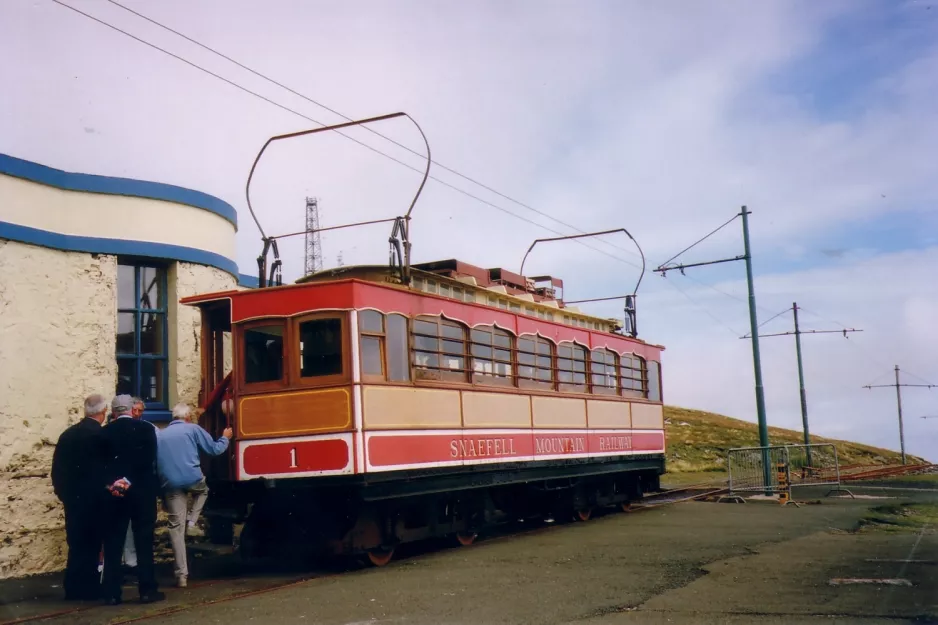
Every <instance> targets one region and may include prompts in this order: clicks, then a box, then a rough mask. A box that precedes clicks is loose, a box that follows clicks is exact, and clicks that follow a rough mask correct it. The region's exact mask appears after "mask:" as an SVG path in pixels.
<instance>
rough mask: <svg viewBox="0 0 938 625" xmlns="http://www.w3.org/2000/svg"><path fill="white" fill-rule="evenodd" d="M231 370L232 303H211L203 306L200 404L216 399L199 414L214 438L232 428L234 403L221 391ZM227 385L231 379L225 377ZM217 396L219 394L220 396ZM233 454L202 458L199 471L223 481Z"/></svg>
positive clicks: (228, 477) (230, 464) (230, 475)
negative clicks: (227, 428)
mask: <svg viewBox="0 0 938 625" xmlns="http://www.w3.org/2000/svg"><path fill="white" fill-rule="evenodd" d="M231 369H232V344H231V305H230V304H229V303H228V302H227V301H226V302H213V303H210V304H206V305H203V306H202V388H201V390H200V391H199V405H200V406H202V405H205V402H206V401H208V400H210V399H212V398H217V399H219V401H214V402H213V403H212V405H211V406H207V407H206V410H205V412H203V413H202V415H201V416H200V417H199V425H201V426H202V427H203V428H205V430H206V431H207V432H208V433H209V434H211V436H212V438H215V439H217V438H218V437H220V436H221V435H222V432H223V431H224V429H225V428H226V427H229V426H230V427H232V428H233V427H234V419H235V415H234V402H233V401H230V400H227V399H226V398H227V396H228V394H227V393H226V392H225V391H224V388H225V386H224V385H223V383H224V382H226V377H227V376H228V375H229V374H230V373H231ZM228 383H229V384H228V385H229V386H230V383H231V381H230V380H228ZM219 395H220V396H219ZM232 462H233V461H232V454H231V453H230V452H228V453H224V454H221V455H220V456H215V457H205V456H204V455H203V458H202V472H203V473H204V474H205V476H206V477H207V478H208V479H209V480H210V481H211V480H226V479H230V478H232V477H233V475H232Z"/></svg>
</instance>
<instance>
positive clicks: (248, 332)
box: [243, 322, 303, 384]
mask: <svg viewBox="0 0 938 625" xmlns="http://www.w3.org/2000/svg"><path fill="white" fill-rule="evenodd" d="M243 337H244V381H245V383H247V384H256V383H258V382H274V381H277V380H282V379H283V323H280V322H273V323H267V324H262V325H256V326H253V327H250V328H246V329H245V330H244V334H243ZM302 352H303V344H302V343H300V353H301V354H302ZM301 358H302V356H301Z"/></svg>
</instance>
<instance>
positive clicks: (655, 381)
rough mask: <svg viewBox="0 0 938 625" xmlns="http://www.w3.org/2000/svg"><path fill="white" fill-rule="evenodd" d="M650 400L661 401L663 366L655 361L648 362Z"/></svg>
mask: <svg viewBox="0 0 938 625" xmlns="http://www.w3.org/2000/svg"><path fill="white" fill-rule="evenodd" d="M648 399H649V400H651V401H661V365H660V364H659V363H657V362H655V361H654V360H649V361H648Z"/></svg>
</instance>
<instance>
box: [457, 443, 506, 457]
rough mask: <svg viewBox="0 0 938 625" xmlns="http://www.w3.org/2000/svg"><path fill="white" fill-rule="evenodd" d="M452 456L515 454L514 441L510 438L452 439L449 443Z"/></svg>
mask: <svg viewBox="0 0 938 625" xmlns="http://www.w3.org/2000/svg"><path fill="white" fill-rule="evenodd" d="M449 455H450V456H451V457H453V458H485V457H488V456H515V455H517V453H516V452H515V441H514V440H512V439H510V438H467V439H463V440H457V439H453V440H451V441H450V443H449Z"/></svg>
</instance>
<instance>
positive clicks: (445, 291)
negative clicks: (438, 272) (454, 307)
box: [440, 284, 450, 297]
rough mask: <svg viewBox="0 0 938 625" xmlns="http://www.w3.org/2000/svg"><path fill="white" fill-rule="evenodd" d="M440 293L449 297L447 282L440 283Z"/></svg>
mask: <svg viewBox="0 0 938 625" xmlns="http://www.w3.org/2000/svg"><path fill="white" fill-rule="evenodd" d="M440 295H442V296H443V297H450V287H449V285H448V284H441V285H440Z"/></svg>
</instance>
